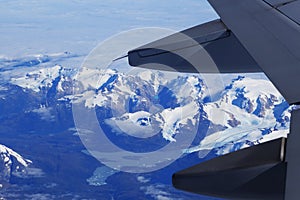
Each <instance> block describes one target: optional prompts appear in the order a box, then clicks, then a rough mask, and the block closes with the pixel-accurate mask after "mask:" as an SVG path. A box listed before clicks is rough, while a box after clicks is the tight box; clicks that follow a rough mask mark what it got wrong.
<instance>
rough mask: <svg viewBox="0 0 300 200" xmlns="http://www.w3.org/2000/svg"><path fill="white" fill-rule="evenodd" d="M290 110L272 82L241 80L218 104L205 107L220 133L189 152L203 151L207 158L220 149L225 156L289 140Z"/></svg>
mask: <svg viewBox="0 0 300 200" xmlns="http://www.w3.org/2000/svg"><path fill="white" fill-rule="evenodd" d="M287 108H288V104H287V103H286V102H285V100H284V98H283V97H282V96H281V94H280V93H279V92H278V91H277V89H276V88H275V87H274V86H273V85H272V84H271V82H269V81H268V80H257V79H251V78H247V77H242V76H239V77H237V78H235V79H233V80H232V83H231V84H230V85H228V86H227V87H226V88H225V90H224V92H223V95H222V97H221V98H220V99H219V100H218V101H215V102H210V103H206V104H205V105H204V111H205V112H206V113H207V118H208V119H209V121H210V122H211V126H210V128H211V129H213V128H214V127H218V129H216V128H215V130H212V131H210V132H208V135H207V136H206V137H205V138H204V139H203V140H202V141H201V143H200V144H199V146H197V147H194V148H191V149H189V150H188V152H195V151H199V155H200V156H205V155H206V154H207V153H208V152H209V151H210V150H211V149H218V151H219V152H218V153H219V154H224V153H228V152H230V151H233V150H237V149H239V148H242V147H247V146H249V145H253V144H256V143H259V142H262V141H265V138H268V139H271V138H272V139H275V138H277V137H286V135H287V134H288V131H289V130H288V128H289V119H290V113H289V111H288V110H287Z"/></svg>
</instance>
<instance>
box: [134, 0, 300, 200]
mask: <svg viewBox="0 0 300 200" xmlns="http://www.w3.org/2000/svg"><path fill="white" fill-rule="evenodd" d="M208 1H209V3H210V4H211V5H212V6H213V8H214V9H215V10H216V11H217V13H218V14H219V16H220V20H216V21H212V22H209V23H206V24H202V25H199V26H196V27H193V28H191V29H188V30H185V31H182V32H179V33H177V35H176V34H174V35H171V36H169V37H166V38H163V39H161V40H158V41H155V42H153V43H150V44H147V45H145V46H142V47H140V48H137V49H134V50H132V51H130V52H128V59H129V63H130V64H131V65H132V66H139V67H149V68H154V69H162V70H165V69H164V68H163V67H161V65H167V66H169V67H171V68H173V69H174V70H176V71H178V72H199V73H245V72H261V71H263V72H264V73H265V74H266V75H267V76H268V78H269V79H270V80H271V81H272V82H273V84H274V85H275V86H276V87H277V89H278V90H279V91H280V92H281V94H282V95H283V96H284V98H285V99H286V100H287V102H288V103H289V104H290V105H295V104H300V89H299V88H298V87H299V86H300V77H299V76H300V0H208ZM181 34H186V35H187V36H188V37H189V38H191V40H189V39H187V40H185V39H182V37H180V35H181ZM195 41H196V42H195ZM197 46H200V47H201V48H202V49H204V50H205V51H206V52H208V54H209V56H210V57H211V58H212V60H213V61H214V64H215V65H216V66H217V70H216V69H215V68H214V67H213V66H209V65H208V66H206V65H205V64H207V63H205V62H204V61H203V60H201V58H202V57H201V55H202V52H201V51H202V50H201V48H200V47H198V48H197ZM190 59H191V60H193V62H192V63H191V62H189V60H190ZM194 60H196V62H195V61H194ZM147 64H149V65H147ZM155 64H157V65H155ZM159 64H161V65H159ZM299 122H300V111H297V110H296V111H293V112H292V119H291V128H290V134H289V135H288V139H287V143H286V142H285V139H279V140H275V141H271V142H269V143H266V144H260V145H258V146H254V147H250V148H247V149H244V150H240V151H237V152H233V153H230V154H228V155H224V156H221V157H218V158H215V159H213V160H210V161H207V162H204V163H200V164H198V165H196V166H193V167H191V168H188V169H186V170H183V171H180V172H177V173H175V174H174V175H173V185H174V186H175V187H176V188H178V189H183V190H187V191H190V192H195V193H200V194H207V195H211V196H219V197H223V198H235V199H264V200H265V199H272V200H273V199H286V200H290V199H298V197H299V196H300V190H299V189H298V187H299V184H300V170H299V166H300V156H299V152H300V145H299V144H298V143H299V142H300V134H299V132H300V123H299ZM297 132H298V133H297Z"/></svg>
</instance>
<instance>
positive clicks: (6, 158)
mask: <svg viewBox="0 0 300 200" xmlns="http://www.w3.org/2000/svg"><path fill="white" fill-rule="evenodd" d="M31 163H32V161H30V160H28V159H25V158H23V157H22V156H21V155H20V154H18V153H17V152H15V151H13V150H12V149H10V148H8V147H6V146H4V145H1V144H0V183H3V182H6V183H8V182H9V180H10V177H11V176H12V175H18V176H22V174H23V175H25V174H26V168H27V167H29V165H30V164H31Z"/></svg>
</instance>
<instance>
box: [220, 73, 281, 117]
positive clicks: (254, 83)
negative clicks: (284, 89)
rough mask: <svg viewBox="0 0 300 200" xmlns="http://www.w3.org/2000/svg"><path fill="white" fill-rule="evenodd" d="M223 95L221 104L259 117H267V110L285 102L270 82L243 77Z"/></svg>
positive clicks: (234, 81) (233, 81) (234, 82)
mask: <svg viewBox="0 0 300 200" xmlns="http://www.w3.org/2000/svg"><path fill="white" fill-rule="evenodd" d="M223 94H224V95H223V97H222V100H221V101H220V103H222V102H225V103H231V104H233V105H235V106H237V107H239V108H241V109H243V110H246V111H247V112H248V113H252V114H255V115H256V116H259V117H265V116H266V115H267V113H266V112H267V110H270V109H271V108H274V106H275V105H276V104H280V103H282V102H284V101H285V100H284V98H283V97H282V95H281V94H280V93H279V92H278V90H277V89H276V88H275V87H274V85H272V83H271V82H270V81H268V80H261V79H260V80H257V79H251V78H249V77H243V76H238V77H237V78H236V79H233V80H232V82H231V84H230V85H229V86H227V87H226V88H225V90H224V93H223Z"/></svg>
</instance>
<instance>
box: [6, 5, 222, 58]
mask: <svg viewBox="0 0 300 200" xmlns="http://www.w3.org/2000/svg"><path fill="white" fill-rule="evenodd" d="M216 18H218V16H217V14H216V13H215V12H214V10H213V9H212V8H211V6H210V5H209V4H208V2H207V1H206V0H107V1H98V0H89V1H83V0H51V1H50V0H44V1H39V0H30V1H25V0H10V1H4V0H0V44H1V45H0V58H1V57H7V58H16V57H23V56H28V55H36V54H53V53H60V52H66V51H68V52H71V53H74V54H77V55H83V57H84V55H87V54H88V53H89V52H90V51H91V50H92V49H93V48H94V47H95V46H96V45H97V44H98V43H100V42H101V41H103V40H104V39H106V38H109V37H111V36H113V35H114V34H117V33H119V32H121V31H126V30H130V29H133V28H142V27H162V28H170V29H173V30H182V29H185V28H188V27H191V26H194V25H198V24H200V23H203V22H207V21H210V20H212V19H216Z"/></svg>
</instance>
